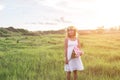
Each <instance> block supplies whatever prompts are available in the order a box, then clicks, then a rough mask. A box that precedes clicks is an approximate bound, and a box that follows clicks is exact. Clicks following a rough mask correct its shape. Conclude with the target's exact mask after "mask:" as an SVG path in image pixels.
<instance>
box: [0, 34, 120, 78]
mask: <svg viewBox="0 0 120 80" xmlns="http://www.w3.org/2000/svg"><path fill="white" fill-rule="evenodd" d="M79 39H80V41H81V44H82V49H83V50H84V52H85V54H84V55H83V56H82V57H81V58H82V61H83V64H84V67H85V69H84V71H81V72H79V74H78V78H79V80H119V78H120V77H119V75H120V54H119V53H120V43H119V41H120V34H104V35H102V34H94V35H92V34H91V35H79ZM65 77H66V76H65V72H64V35H58V34H54V35H53V34H52V35H51V34H49V35H41V36H18V37H6V38H0V80H65Z"/></svg>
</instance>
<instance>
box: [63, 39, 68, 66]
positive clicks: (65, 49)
mask: <svg viewBox="0 0 120 80" xmlns="http://www.w3.org/2000/svg"><path fill="white" fill-rule="evenodd" d="M67 48H68V39H67V38H66V39H65V42H64V51H65V52H64V53H65V63H66V64H68V58H67Z"/></svg>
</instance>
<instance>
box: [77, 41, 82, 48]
mask: <svg viewBox="0 0 120 80" xmlns="http://www.w3.org/2000/svg"><path fill="white" fill-rule="evenodd" d="M77 40H78V46H77V47H78V48H79V49H81V45H80V40H79V39H77Z"/></svg>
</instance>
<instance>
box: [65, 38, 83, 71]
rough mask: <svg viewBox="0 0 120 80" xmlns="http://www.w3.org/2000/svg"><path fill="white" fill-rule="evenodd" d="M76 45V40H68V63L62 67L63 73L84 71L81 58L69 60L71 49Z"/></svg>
mask: <svg viewBox="0 0 120 80" xmlns="http://www.w3.org/2000/svg"><path fill="white" fill-rule="evenodd" d="M77 45H78V40H77V39H76V40H75V41H72V40H69V39H68V48H67V58H68V60H69V62H68V64H65V66H64V70H65V71H70V72H72V71H74V70H78V71H81V70H84V67H83V64H82V60H81V57H78V58H72V59H71V54H72V51H73V48H74V46H77Z"/></svg>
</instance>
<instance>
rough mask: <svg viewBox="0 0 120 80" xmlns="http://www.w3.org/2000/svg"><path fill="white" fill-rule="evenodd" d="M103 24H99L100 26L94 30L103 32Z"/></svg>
mask: <svg viewBox="0 0 120 80" xmlns="http://www.w3.org/2000/svg"><path fill="white" fill-rule="evenodd" d="M104 30H105V29H104V26H101V27H98V28H97V29H96V31H97V33H104Z"/></svg>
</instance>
